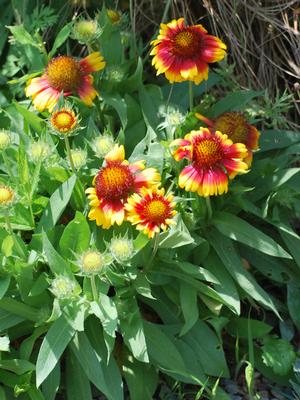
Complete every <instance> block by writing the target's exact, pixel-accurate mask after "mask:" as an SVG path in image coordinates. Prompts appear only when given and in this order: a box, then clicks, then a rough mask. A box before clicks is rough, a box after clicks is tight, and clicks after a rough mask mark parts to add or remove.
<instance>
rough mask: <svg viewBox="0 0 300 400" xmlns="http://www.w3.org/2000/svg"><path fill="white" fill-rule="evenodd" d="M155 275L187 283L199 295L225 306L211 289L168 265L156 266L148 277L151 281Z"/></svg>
mask: <svg viewBox="0 0 300 400" xmlns="http://www.w3.org/2000/svg"><path fill="white" fill-rule="evenodd" d="M156 274H158V275H160V274H161V275H167V276H173V277H175V278H177V279H178V280H179V281H184V282H186V283H188V284H189V285H190V286H192V287H194V288H196V289H197V290H198V291H199V292H200V293H202V294H204V295H206V296H208V297H211V298H212V299H213V300H216V301H219V302H221V303H222V302H223V303H224V304H227V303H226V302H224V300H223V299H222V297H220V296H219V295H218V293H217V292H216V291H215V290H214V289H213V288H211V287H210V286H208V285H206V284H204V283H203V282H199V281H198V280H196V279H194V278H193V277H191V276H189V275H187V274H186V273H183V272H181V271H178V270H176V269H174V268H172V267H171V266H170V265H157V266H156V267H155V269H153V270H152V271H150V274H149V275H150V277H151V279H153V275H154V277H155V275H156ZM159 278H160V279H161V276H160V277H159Z"/></svg>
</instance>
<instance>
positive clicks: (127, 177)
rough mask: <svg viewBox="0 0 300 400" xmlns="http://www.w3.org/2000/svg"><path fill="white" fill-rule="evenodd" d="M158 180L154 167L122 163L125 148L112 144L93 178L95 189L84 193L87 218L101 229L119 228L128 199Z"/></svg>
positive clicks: (142, 163) (137, 163) (124, 216)
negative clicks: (86, 197)
mask: <svg viewBox="0 0 300 400" xmlns="http://www.w3.org/2000/svg"><path fill="white" fill-rule="evenodd" d="M159 181H160V175H159V173H158V172H157V171H156V170H155V169H154V168H147V169H145V162H144V161H137V162H134V163H129V162H128V161H127V160H125V150H124V146H119V145H115V146H114V148H113V149H112V150H111V151H110V152H109V153H108V154H107V155H106V157H105V164H104V166H103V167H102V168H100V170H99V172H98V174H97V175H96V176H95V178H94V180H93V184H94V187H91V188H88V189H87V190H86V193H87V194H88V198H89V200H90V206H91V210H90V212H89V219H90V220H92V221H93V220H95V221H96V224H97V225H99V226H102V227H103V228H104V229H108V228H110V227H111V226H112V225H114V224H115V223H116V224H117V225H121V224H122V223H123V221H124V220H125V219H126V213H125V204H126V203H127V200H128V197H129V196H131V195H132V194H134V193H139V192H140V191H141V189H142V187H147V188H149V187H151V186H153V185H157V184H158V183H159Z"/></svg>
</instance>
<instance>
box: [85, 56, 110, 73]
mask: <svg viewBox="0 0 300 400" xmlns="http://www.w3.org/2000/svg"><path fill="white" fill-rule="evenodd" d="M79 64H80V66H81V69H82V71H83V72H84V74H90V73H91V72H97V71H101V70H102V69H103V68H104V67H105V65H106V63H105V61H104V58H103V57H102V55H101V53H100V52H99V51H95V52H94V53H91V54H89V55H88V56H87V57H85V58H83V59H82V60H80V61H79Z"/></svg>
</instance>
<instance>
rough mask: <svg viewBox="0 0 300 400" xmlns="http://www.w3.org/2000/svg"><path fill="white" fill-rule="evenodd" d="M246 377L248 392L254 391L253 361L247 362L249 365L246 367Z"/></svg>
mask: <svg viewBox="0 0 300 400" xmlns="http://www.w3.org/2000/svg"><path fill="white" fill-rule="evenodd" d="M245 379H246V383H247V388H248V392H249V393H252V392H253V386H254V368H253V365H252V364H251V363H249V362H248V363H247V367H246V368H245Z"/></svg>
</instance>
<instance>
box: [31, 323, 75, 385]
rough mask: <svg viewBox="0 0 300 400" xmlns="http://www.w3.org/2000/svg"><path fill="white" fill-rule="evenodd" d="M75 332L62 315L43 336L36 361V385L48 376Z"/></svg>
mask: <svg viewBox="0 0 300 400" xmlns="http://www.w3.org/2000/svg"><path fill="white" fill-rule="evenodd" d="M74 334H75V330H74V328H73V327H72V326H71V325H70V323H69V322H68V321H67V319H66V318H65V316H64V315H62V316H61V317H59V318H58V319H57V320H56V321H55V322H54V323H53V325H52V326H51V328H50V329H49V331H48V333H47V335H46V336H45V337H44V339H43V342H42V345H41V348H40V351H39V354H38V357H37V362H36V386H37V387H39V386H40V385H41V383H43V382H44V380H45V379H46V378H47V377H48V375H49V374H50V373H51V371H52V370H53V368H54V367H55V366H56V364H57V362H58V361H59V359H60V357H61V355H62V353H63V352H64V350H65V348H66V347H67V345H68V344H69V342H70V341H71V339H72V338H73V336H74Z"/></svg>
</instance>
